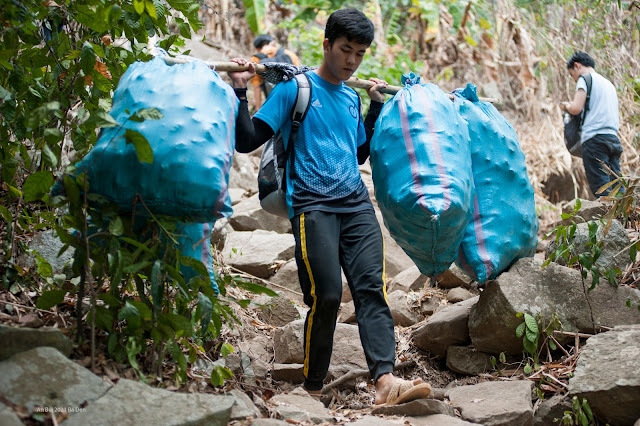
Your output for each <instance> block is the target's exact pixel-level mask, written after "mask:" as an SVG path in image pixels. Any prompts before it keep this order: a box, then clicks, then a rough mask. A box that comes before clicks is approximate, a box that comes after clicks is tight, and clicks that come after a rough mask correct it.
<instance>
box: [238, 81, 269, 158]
mask: <svg viewBox="0 0 640 426" xmlns="http://www.w3.org/2000/svg"><path fill="white" fill-rule="evenodd" d="M234 91H235V92H236V96H237V97H238V99H239V100H240V106H239V108H238V116H237V117H236V151H238V152H241V153H249V152H251V151H253V150H255V149H257V148H258V147H259V146H260V145H262V144H263V143H265V142H266V141H267V140H268V139H269V138H270V137H271V136H272V135H273V130H271V128H270V127H269V125H268V124H266V123H265V122H264V121H262V120H259V119H257V118H254V119H252V118H251V115H250V114H249V103H248V101H247V89H246V88H244V89H234Z"/></svg>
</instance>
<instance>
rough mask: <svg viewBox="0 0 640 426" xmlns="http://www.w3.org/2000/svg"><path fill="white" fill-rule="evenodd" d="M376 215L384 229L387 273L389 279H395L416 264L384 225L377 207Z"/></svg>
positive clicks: (381, 227)
mask: <svg viewBox="0 0 640 426" xmlns="http://www.w3.org/2000/svg"><path fill="white" fill-rule="evenodd" d="M376 217H377V218H378V223H379V224H380V229H382V237H383V238H384V260H385V266H386V267H385V274H386V278H387V279H393V278H394V277H395V276H396V275H398V274H399V273H400V272H402V271H405V270H407V269H410V268H412V267H414V266H416V264H415V263H413V260H411V258H410V257H409V256H408V255H407V254H406V253H405V252H404V250H402V248H401V247H400V246H399V245H398V243H396V241H395V240H394V239H393V237H392V236H391V234H390V233H389V230H388V229H387V228H386V227H385V226H384V221H383V219H382V213H380V210H379V209H378V208H377V207H376Z"/></svg>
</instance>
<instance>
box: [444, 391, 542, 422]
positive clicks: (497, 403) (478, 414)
mask: <svg viewBox="0 0 640 426" xmlns="http://www.w3.org/2000/svg"><path fill="white" fill-rule="evenodd" d="M532 389H533V382H531V381H529V380H517V381H511V382H484V383H479V384H477V385H473V386H460V387H457V388H453V389H451V390H450V391H449V392H448V393H447V395H448V397H449V401H450V402H451V404H453V406H454V407H456V408H457V409H458V410H460V414H461V415H462V418H463V419H464V420H468V421H470V422H473V423H480V424H483V425H486V426H507V425H508V426H516V425H518V426H520V425H522V426H531V425H533V405H532V404H531V390H532Z"/></svg>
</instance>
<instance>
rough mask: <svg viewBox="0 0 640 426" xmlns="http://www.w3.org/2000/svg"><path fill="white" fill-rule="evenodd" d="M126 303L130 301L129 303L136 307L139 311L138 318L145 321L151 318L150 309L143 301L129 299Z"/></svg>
mask: <svg viewBox="0 0 640 426" xmlns="http://www.w3.org/2000/svg"><path fill="white" fill-rule="evenodd" d="M128 303H131V305H133V306H135V307H136V309H137V310H138V313H140V318H142V319H144V320H147V321H148V320H150V319H151V309H149V307H148V306H147V305H145V303H144V302H141V301H139V300H131V301H130V302H128Z"/></svg>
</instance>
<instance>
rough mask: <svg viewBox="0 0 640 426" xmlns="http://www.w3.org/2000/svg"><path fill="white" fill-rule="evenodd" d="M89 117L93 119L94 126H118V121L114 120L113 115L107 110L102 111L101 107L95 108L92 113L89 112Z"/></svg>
mask: <svg viewBox="0 0 640 426" xmlns="http://www.w3.org/2000/svg"><path fill="white" fill-rule="evenodd" d="M91 117H92V118H93V119H94V120H95V122H96V127H116V126H118V123H117V122H116V120H114V119H113V117H112V116H111V115H110V114H109V113H108V112H106V111H103V110H101V109H99V110H96V111H95V112H94V113H93V114H91Z"/></svg>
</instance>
